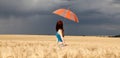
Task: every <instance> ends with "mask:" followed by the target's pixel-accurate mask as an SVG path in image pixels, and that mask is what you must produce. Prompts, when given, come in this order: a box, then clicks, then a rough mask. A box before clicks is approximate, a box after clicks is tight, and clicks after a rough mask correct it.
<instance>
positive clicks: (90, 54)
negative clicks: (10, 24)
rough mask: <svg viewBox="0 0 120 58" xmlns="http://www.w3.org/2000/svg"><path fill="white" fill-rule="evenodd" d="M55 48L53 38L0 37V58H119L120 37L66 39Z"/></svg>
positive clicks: (54, 39)
mask: <svg viewBox="0 0 120 58" xmlns="http://www.w3.org/2000/svg"><path fill="white" fill-rule="evenodd" d="M65 40H66V42H67V44H68V46H66V47H63V48H59V47H58V46H57V44H56V37H55V36H47V35H0V58H120V38H109V37H95V36H66V37H65Z"/></svg>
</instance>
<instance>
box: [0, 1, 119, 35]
mask: <svg viewBox="0 0 120 58" xmlns="http://www.w3.org/2000/svg"><path fill="white" fill-rule="evenodd" d="M59 8H70V9H71V10H72V11H73V12H75V13H76V15H77V16H78V18H79V23H75V22H73V21H68V20H66V19H65V18H63V17H60V16H57V15H55V14H53V13H52V12H53V11H54V10H56V9H59ZM59 19H61V20H63V21H64V29H65V34H67V35H116V34H120V0H0V34H48V35H49V34H55V24H56V22H57V20H59Z"/></svg>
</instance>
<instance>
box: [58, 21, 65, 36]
mask: <svg viewBox="0 0 120 58" xmlns="http://www.w3.org/2000/svg"><path fill="white" fill-rule="evenodd" d="M59 29H61V30H62V36H63V37H64V28H63V22H62V21H61V20H59V21H57V23H56V32H57V31H58V30H59Z"/></svg>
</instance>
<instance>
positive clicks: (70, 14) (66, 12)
mask: <svg viewBox="0 0 120 58" xmlns="http://www.w3.org/2000/svg"><path fill="white" fill-rule="evenodd" d="M53 13H54V14H57V15H60V16H62V17H64V18H67V19H69V20H72V21H74V22H77V23H78V22H79V20H78V17H77V16H76V14H75V13H73V12H72V11H71V10H69V9H64V8H62V9H58V10H55V11H54V12H53Z"/></svg>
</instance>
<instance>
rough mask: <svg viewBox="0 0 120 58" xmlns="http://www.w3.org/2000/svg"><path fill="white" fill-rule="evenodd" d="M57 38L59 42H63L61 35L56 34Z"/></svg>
mask: <svg viewBox="0 0 120 58" xmlns="http://www.w3.org/2000/svg"><path fill="white" fill-rule="evenodd" d="M56 37H57V40H58V42H63V41H62V38H61V36H60V34H58V33H56Z"/></svg>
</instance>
